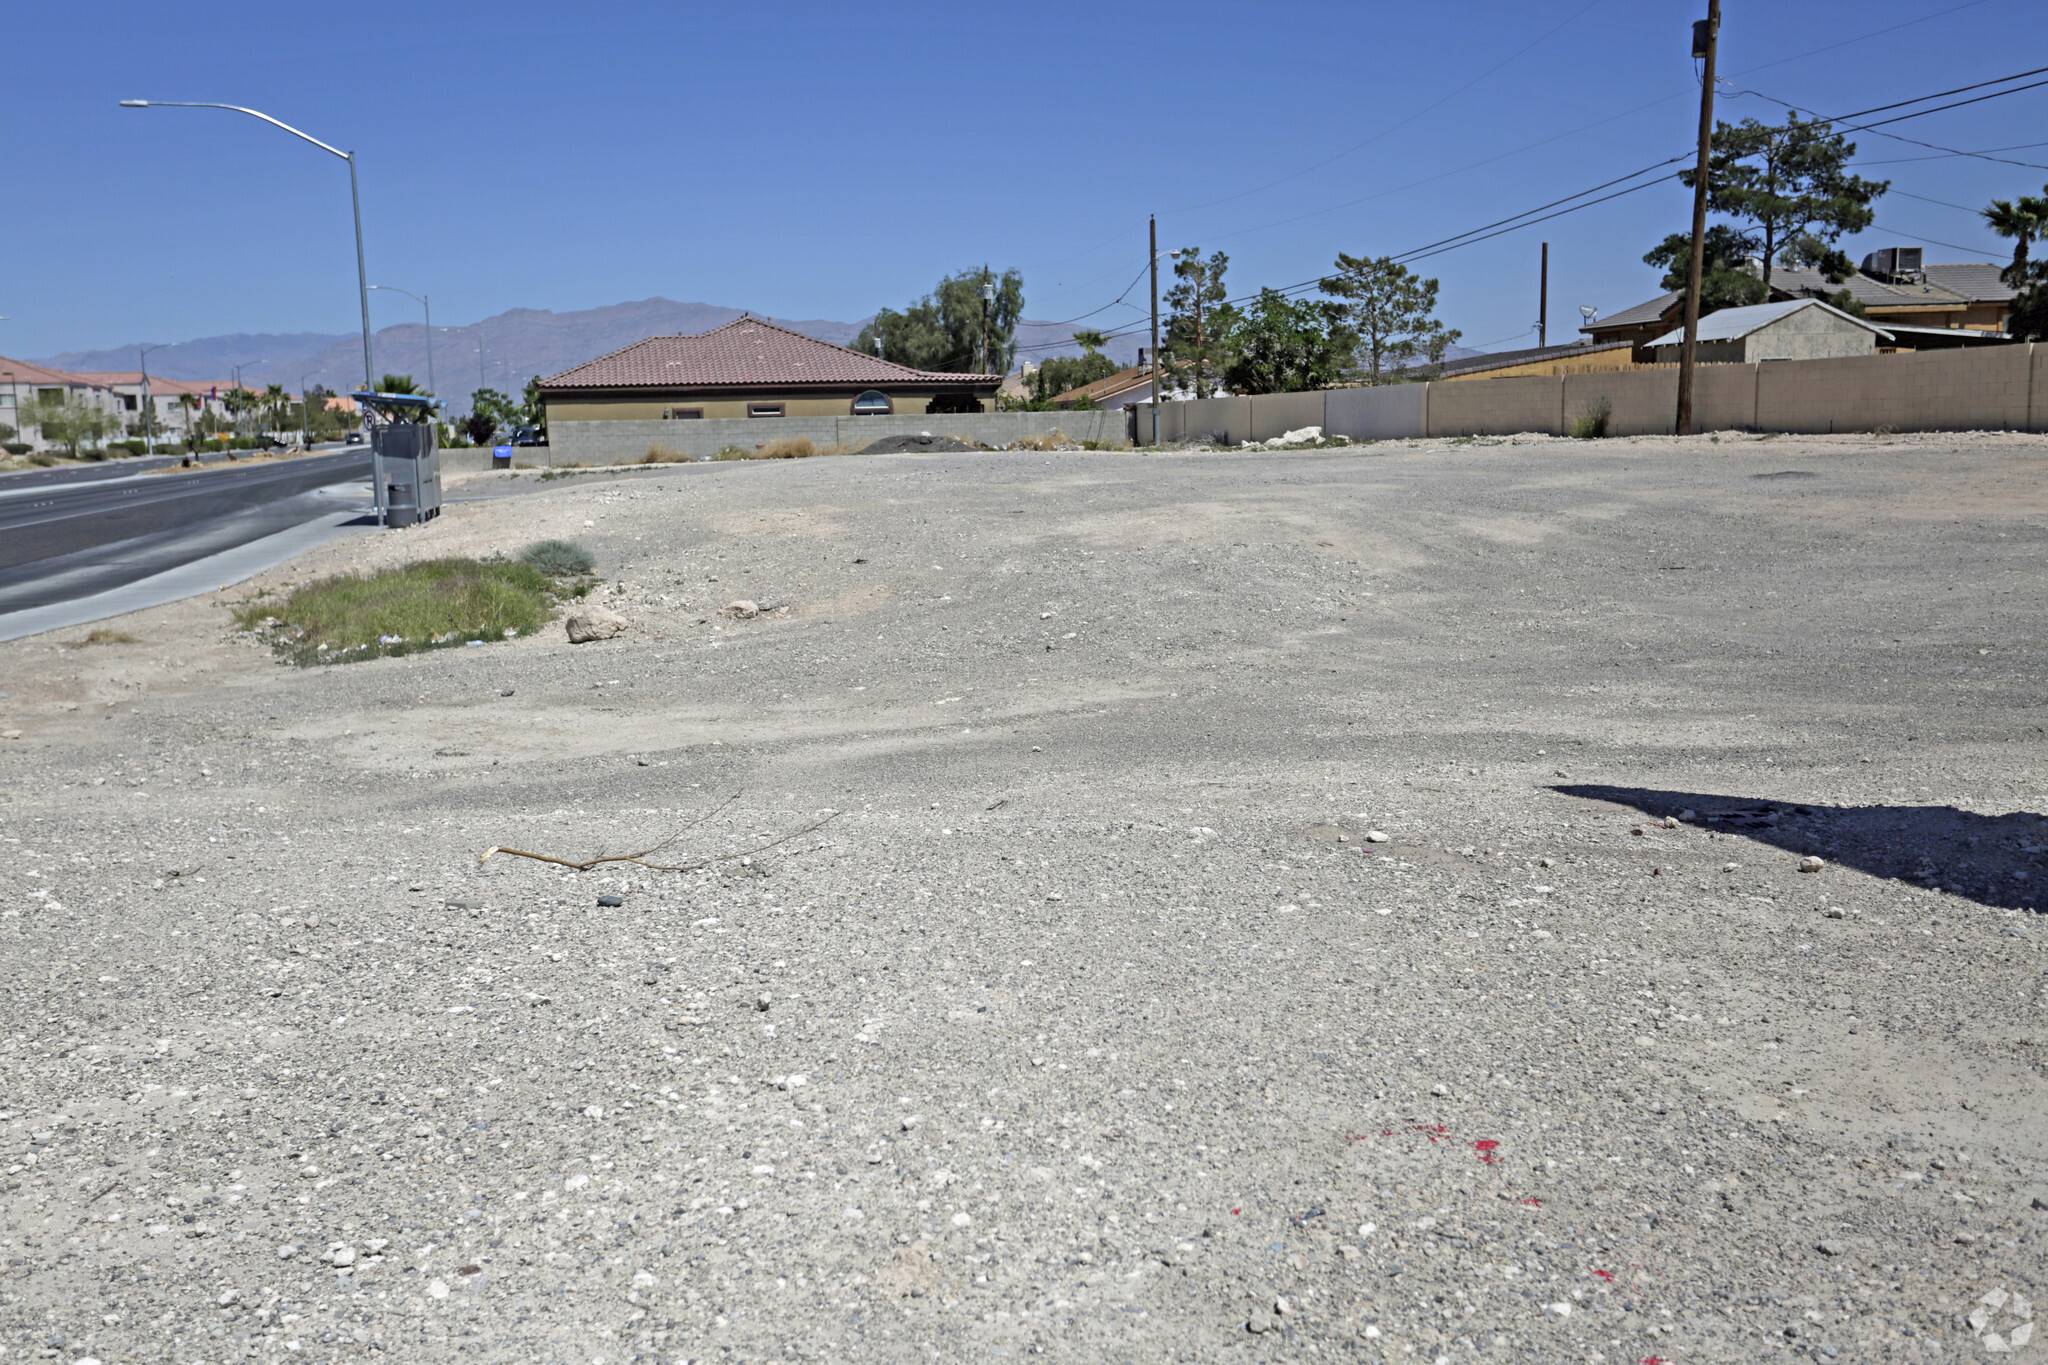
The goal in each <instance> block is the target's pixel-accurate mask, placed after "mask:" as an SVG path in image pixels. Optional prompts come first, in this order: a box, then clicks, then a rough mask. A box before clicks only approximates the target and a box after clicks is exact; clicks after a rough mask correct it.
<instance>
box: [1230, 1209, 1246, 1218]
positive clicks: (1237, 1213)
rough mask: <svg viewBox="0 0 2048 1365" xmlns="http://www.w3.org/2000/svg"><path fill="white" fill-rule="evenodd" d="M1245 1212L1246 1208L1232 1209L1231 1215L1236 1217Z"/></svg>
mask: <svg viewBox="0 0 2048 1365" xmlns="http://www.w3.org/2000/svg"><path fill="white" fill-rule="evenodd" d="M1243 1212H1244V1210H1243V1209H1232V1210H1231V1211H1230V1216H1231V1217H1232V1218H1235V1217H1237V1215H1239V1214H1240V1213H1243Z"/></svg>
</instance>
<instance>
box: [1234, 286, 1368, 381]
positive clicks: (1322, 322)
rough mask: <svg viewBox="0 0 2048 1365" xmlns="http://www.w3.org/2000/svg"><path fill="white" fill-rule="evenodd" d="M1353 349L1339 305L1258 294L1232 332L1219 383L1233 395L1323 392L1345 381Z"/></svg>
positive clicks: (1273, 292) (1264, 291) (1269, 291)
mask: <svg viewBox="0 0 2048 1365" xmlns="http://www.w3.org/2000/svg"><path fill="white" fill-rule="evenodd" d="M1356 344H1357V338H1356V336H1355V335H1354V334H1353V332H1352V331H1351V329H1350V327H1349V326H1347V325H1346V323H1345V320H1344V307H1343V305H1342V304H1338V303H1333V302H1331V301H1330V300H1328V299H1291V298H1289V297H1287V295H1285V294H1283V293H1281V292H1280V291H1279V290H1277V289H1261V290H1260V291H1259V296H1258V298H1257V299H1255V300H1253V301H1252V304H1251V306H1250V307H1249V308H1247V309H1245V310H1244V314H1243V317H1242V319H1241V320H1240V321H1238V323H1237V324H1236V328H1235V330H1234V331H1233V332H1232V333H1231V337H1230V366H1229V368H1228V369H1226V370H1225V371H1224V372H1223V382H1224V383H1225V384H1227V385H1228V386H1229V387H1230V388H1231V390H1232V391H1233V392H1236V393H1295V392H1298V391H1300V390H1303V389H1326V388H1329V387H1331V386H1332V385H1334V384H1336V383H1337V382H1338V381H1339V380H1341V379H1342V378H1343V377H1344V372H1345V370H1346V368H1347V367H1348V366H1349V365H1350V363H1351V353H1352V349H1353V347H1354V346H1355V345H1356Z"/></svg>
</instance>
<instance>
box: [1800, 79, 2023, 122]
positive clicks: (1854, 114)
mask: <svg viewBox="0 0 2048 1365" xmlns="http://www.w3.org/2000/svg"><path fill="white" fill-rule="evenodd" d="M2043 72H2048V66H2037V67H2035V68H2034V69H2033V70H2032V71H2015V72H2013V74H2012V75H2010V76H2000V77H1998V78H1996V79H1995V80H1988V81H1978V82H1976V83H1975V84H1973V85H1959V86H1957V87H1956V88H1955V89H1953V90H1937V91H1935V92H1934V93H1933V94H1931V95H1922V96H1921V97H1920V98H1919V99H1915V100H1899V101H1898V102H1897V103H1895V104H1879V105H1873V106H1872V107H1871V108H1868V109H1855V110H1851V111H1850V112H1849V113H1846V114H1837V115H1835V118H1836V119H1850V118H1862V117H1863V116H1864V115H1865V114H1882V113H1883V112H1884V111H1885V110H1887V109H1904V108H1905V107H1906V106H1907V105H1909V104H1925V103H1927V101H1929V100H1939V99H1946V98H1948V97H1949V96H1950V95H1960V94H1963V93H1965V92H1966V91H1970V90H1982V89H1983V88H1984V87H1985V86H1987V85H2004V84H2005V83H2006V82H2007V81H2017V80H2024V79H2025V78H2026V77H2028V76H2038V75H2041V74H2042V73H2043ZM2026 88H2028V89H2031V88H2032V87H2031V86H2029V87H2026ZM1999 93H2000V94H2007V95H2009V94H2011V93H2012V92H2011V91H2009V90H2002V91H2000V92H1999ZM1985 98H1986V99H1989V98H1991V97H1990V96H1989V95H1987V96H1985ZM1781 102H1782V101H1781ZM1974 102H1975V101H1973V100H1964V101H1963V103H1965V104H1971V103H1974ZM1788 107H1789V106H1788ZM1947 107H1948V108H1950V109H1953V108H1955V107H1956V106H1955V105H1952V104H1951V105H1948V106H1947ZM1921 112H1922V113H1929V114H1931V113H1935V112H1937V111H1936V110H1933V109H1926V110H1922V111H1921ZM1885 121H1886V122H1891V120H1889V119H1887V120H1885Z"/></svg>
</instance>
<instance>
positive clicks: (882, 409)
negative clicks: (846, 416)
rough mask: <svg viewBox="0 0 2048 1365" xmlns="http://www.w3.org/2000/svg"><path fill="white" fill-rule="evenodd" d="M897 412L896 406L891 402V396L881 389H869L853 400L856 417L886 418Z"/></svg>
mask: <svg viewBox="0 0 2048 1365" xmlns="http://www.w3.org/2000/svg"><path fill="white" fill-rule="evenodd" d="M894 411H896V405H895V404H894V403H891V402H890V401H889V395H888V394H886V393H883V392H882V391H881V390H880V389H869V390H868V391H867V392H866V393H864V394H862V395H861V396H860V397H858V398H856V399H854V400H853V415H854V416H855V417H886V416H888V415H889V414H890V413H892V412H894Z"/></svg>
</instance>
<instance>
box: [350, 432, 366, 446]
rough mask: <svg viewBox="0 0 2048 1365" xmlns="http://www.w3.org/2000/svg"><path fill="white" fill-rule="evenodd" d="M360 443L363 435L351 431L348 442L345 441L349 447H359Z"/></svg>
mask: <svg viewBox="0 0 2048 1365" xmlns="http://www.w3.org/2000/svg"><path fill="white" fill-rule="evenodd" d="M362 443H363V433H361V432H360V431H351V432H350V433H349V434H348V441H347V444H349V445H352V446H359V445H361V444H362Z"/></svg>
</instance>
